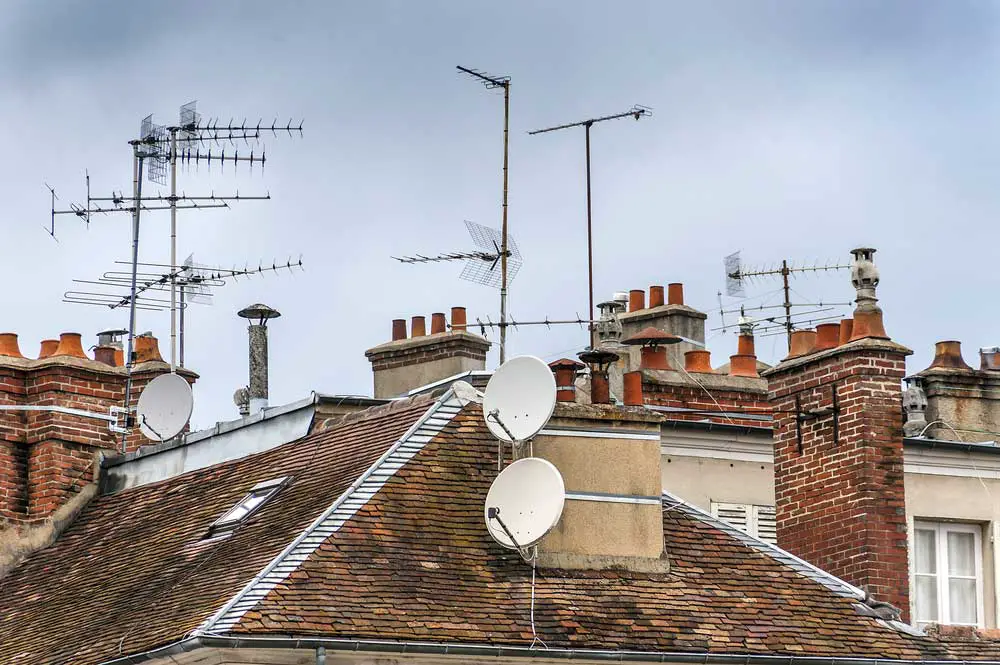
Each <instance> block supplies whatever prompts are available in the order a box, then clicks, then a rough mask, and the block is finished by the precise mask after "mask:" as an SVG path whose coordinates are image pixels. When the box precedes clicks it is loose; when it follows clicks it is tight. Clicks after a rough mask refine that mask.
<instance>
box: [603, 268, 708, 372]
mask: <svg viewBox="0 0 1000 665" xmlns="http://www.w3.org/2000/svg"><path fill="white" fill-rule="evenodd" d="M663 295H664V290H663V287H662V286H651V287H649V306H648V307H647V306H646V297H645V296H646V292H645V291H643V290H642V289H635V290H632V291H630V292H629V311H628V312H627V313H623V314H621V315H620V316H619V320H620V321H621V325H622V336H623V337H624V338H628V337H632V336H633V335H635V334H636V333H638V332H641V331H642V330H644V329H646V328H649V327H652V328H655V329H657V330H659V331H661V332H665V333H668V334H670V335H675V336H677V337H682V338H685V339H689V340H693V341H695V342H697V344H692V343H690V342H686V341H684V340H683V339H682V340H681V341H680V343H679V344H676V345H674V346H673V347H671V351H670V362H671V364H673V366H675V367H683V366H684V354H685V352H687V351H690V350H692V349H701V348H704V343H705V320H706V319H707V318H708V316H707V315H706V314H705V313H703V312H699V311H698V310H696V309H694V308H693V307H689V306H687V305H685V304H684V285H683V284H679V283H674V284H669V285H668V286H667V289H666V296H667V299H666V302H664V301H663ZM639 355H640V351H639V349H638V348H634V349H632V350H631V352H630V356H631V358H630V363H629V368H630V369H636V368H638V367H639V363H640V358H639Z"/></svg>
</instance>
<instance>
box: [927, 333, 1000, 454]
mask: <svg viewBox="0 0 1000 665" xmlns="http://www.w3.org/2000/svg"><path fill="white" fill-rule="evenodd" d="M910 378H911V379H916V380H918V381H919V383H920V385H921V386H922V387H923V390H924V392H925V393H926V402H927V413H926V420H927V422H928V423H933V424H932V425H930V427H928V428H927V430H926V433H925V435H926V436H930V437H932V438H941V439H950V440H954V439H956V438H960V437H961V436H962V431H963V429H964V430H968V431H969V434H972V431H973V430H981V431H987V432H996V431H1000V371H998V365H997V356H996V353H995V352H994V349H992V348H987V349H983V350H981V351H980V360H979V369H973V368H972V367H970V366H969V365H968V364H967V363H966V362H965V359H964V358H963V357H962V344H961V342H958V341H955V340H948V341H944V342H938V343H937V344H936V345H935V353H934V360H933V362H931V365H930V367H928V368H927V369H925V370H923V371H922V372H919V373H917V374H916V375H914V376H913V377H910ZM981 436H982V437H983V438H989V435H988V434H982V435H981Z"/></svg>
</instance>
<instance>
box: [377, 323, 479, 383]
mask: <svg viewBox="0 0 1000 665" xmlns="http://www.w3.org/2000/svg"><path fill="white" fill-rule="evenodd" d="M489 348H490V342H489V341H488V340H487V339H486V338H484V337H481V336H480V335H476V334H473V333H470V332H469V331H468V326H467V323H466V312H465V308H464V307H452V308H451V326H450V330H449V326H448V322H447V319H446V317H445V315H444V313H435V314H433V315H432V316H431V333H430V334H429V335H428V334H427V319H426V317H423V316H414V317H413V318H412V320H411V332H410V336H409V337H407V335H406V321H405V320H404V319H396V320H395V321H393V323H392V340H391V341H389V342H385V343H384V344H380V345H378V346H376V347H374V348H371V349H368V350H367V351H365V356H366V357H367V358H368V360H369V361H370V362H371V364H372V375H373V379H374V384H375V397H376V398H387V397H397V396H399V395H405V394H406V393H407V392H409V391H410V390H413V389H414V388H419V387H421V386H425V385H427V384H430V383H434V382H435V381H440V380H441V379H447V378H448V377H450V376H455V375H456V374H461V373H463V372H468V371H472V370H484V369H486V353H487V351H489Z"/></svg>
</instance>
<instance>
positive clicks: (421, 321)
mask: <svg viewBox="0 0 1000 665" xmlns="http://www.w3.org/2000/svg"><path fill="white" fill-rule="evenodd" d="M426 334H427V321H426V319H425V318H424V317H422V316H414V317H413V318H412V319H410V337H423V336H424V335H426Z"/></svg>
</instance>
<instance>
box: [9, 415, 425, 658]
mask: <svg viewBox="0 0 1000 665" xmlns="http://www.w3.org/2000/svg"><path fill="white" fill-rule="evenodd" d="M432 403H433V402H432V400H430V399H428V398H417V399H414V400H404V401H401V402H397V403H394V404H392V405H388V406H385V407H376V408H375V409H371V410H369V411H367V412H364V413H363V414H360V415H355V416H349V417H347V418H346V419H345V422H344V423H343V424H341V425H339V426H332V427H329V428H328V429H325V430H324V431H322V432H320V433H318V434H314V435H311V436H308V437H306V438H304V439H300V440H299V441H297V442H292V443H289V444H286V445H284V446H281V447H278V448H275V449H272V450H269V451H267V452H264V453H260V454H258V455H252V456H249V457H246V458H243V459H240V460H236V461H233V462H227V463H225V464H220V465H217V466H214V467H211V468H207V469H202V470H198V471H194V472H191V473H187V474H184V475H181V476H177V477H174V478H171V479H169V480H165V481H162V482H159V483H156V484H152V485H146V486H142V487H137V488H134V489H129V490H124V491H122V492H119V493H118V494H114V495H110V496H104V497H99V498H97V499H95V500H94V501H92V502H91V504H90V505H89V506H88V507H87V508H86V509H85V510H84V512H83V513H82V514H81V515H80V516H79V518H78V519H77V520H76V521H75V522H74V523H73V524H72V525H71V526H70V527H69V528H68V529H67V530H66V532H65V533H64V534H63V535H62V537H60V538H59V540H58V541H56V543H55V544H54V545H53V546H52V547H50V548H48V549H46V550H43V551H41V552H38V553H36V554H35V555H34V556H33V557H32V558H30V559H29V560H28V561H26V562H25V563H24V564H23V565H22V566H21V567H19V568H18V569H17V570H15V571H14V572H13V573H11V575H9V576H8V577H6V578H4V579H2V580H0V662H2V663H5V664H7V665H10V664H20V663H31V664H32V665H36V664H44V663H59V664H60V665H71V664H76V663H80V664H84V663H87V664H91V663H98V662H102V661H104V660H109V659H111V658H115V657H117V656H119V655H121V654H123V653H124V654H129V653H136V652H141V651H144V650H146V649H149V648H151V647H153V646H156V645H160V644H164V643H168V642H172V641H174V640H177V639H179V638H181V637H183V636H184V635H185V634H186V633H187V632H189V631H191V630H193V629H195V628H196V627H197V626H198V625H200V624H201V623H202V622H203V621H204V620H205V619H206V618H208V617H210V616H211V615H212V614H213V613H214V612H216V611H217V610H218V609H219V608H220V607H221V606H223V605H224V604H225V603H226V602H227V601H228V600H229V599H230V598H231V597H232V596H234V595H235V594H236V593H237V592H239V590H240V589H241V588H242V587H243V586H244V585H245V584H246V583H247V582H248V581H249V580H251V579H252V578H253V577H254V576H255V575H256V574H257V573H258V572H259V571H260V570H261V569H262V568H263V567H264V566H265V565H266V564H267V563H268V562H269V561H271V560H272V559H273V558H274V557H276V556H277V555H278V554H279V553H280V552H281V551H282V550H283V548H285V546H286V545H287V544H288V543H289V542H291V541H292V540H293V539H295V537H296V536H298V535H299V534H300V533H301V532H302V531H303V530H304V529H305V528H306V527H307V526H309V524H310V523H311V522H312V521H313V519H315V517H316V516H317V515H318V514H319V513H320V512H321V511H322V510H324V509H325V508H326V507H327V506H329V505H330V504H331V503H333V502H334V501H335V500H336V499H337V497H338V496H339V495H340V494H341V493H343V492H344V491H345V490H346V489H347V488H348V487H349V486H350V484H351V483H352V482H353V481H354V480H355V479H356V478H357V477H358V476H359V475H361V474H362V473H363V472H364V471H365V470H366V469H367V468H368V467H369V466H370V465H371V464H372V463H373V462H375V461H376V460H377V459H378V458H379V456H380V455H381V454H382V453H384V452H385V450H386V449H388V448H389V447H390V446H391V445H392V444H393V443H394V442H395V441H396V440H398V439H399V438H400V437H401V436H402V435H403V434H404V433H405V432H406V431H407V430H408V429H409V428H410V427H411V426H412V425H413V424H414V422H415V421H416V420H417V419H418V418H419V417H420V416H421V415H422V414H424V413H425V412H426V411H427V410H428V408H429V407H430V406H431V404H432ZM281 476H292V477H293V479H292V481H291V483H290V484H288V485H287V486H286V487H284V488H283V489H282V490H281V491H280V492H279V493H278V494H276V495H275V496H274V497H273V498H272V499H271V500H270V501H269V502H268V503H267V504H266V505H265V506H264V507H263V508H262V509H261V510H260V511H259V512H257V513H256V514H255V515H253V516H252V517H251V518H250V519H249V520H248V521H247V523H246V524H245V525H244V526H243V527H242V528H241V529H239V530H238V531H237V532H236V533H235V534H233V535H232V536H231V537H229V538H225V539H215V540H210V541H203V540H202V539H203V537H204V536H205V534H206V532H207V529H208V526H209V525H210V524H211V523H212V522H213V521H215V520H216V519H217V518H218V517H219V516H221V515H222V514H223V513H224V512H226V511H227V510H228V509H229V508H230V507H231V506H233V505H234V504H235V503H236V502H237V501H239V500H240V499H241V498H242V497H243V496H244V495H245V494H246V492H247V491H248V490H249V489H250V488H251V487H252V486H253V485H254V484H256V483H258V482H260V481H264V480H270V479H272V478H277V477H281Z"/></svg>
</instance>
